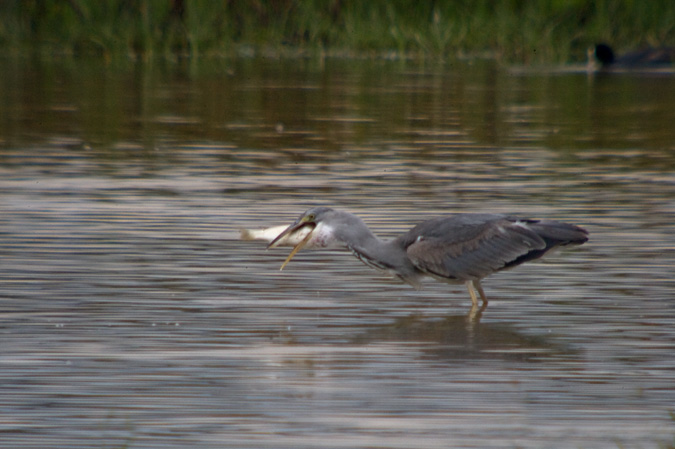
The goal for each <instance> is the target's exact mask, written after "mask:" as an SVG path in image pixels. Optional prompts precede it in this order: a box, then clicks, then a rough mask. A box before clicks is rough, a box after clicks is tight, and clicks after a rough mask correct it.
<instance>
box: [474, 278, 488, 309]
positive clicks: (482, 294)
mask: <svg viewBox="0 0 675 449" xmlns="http://www.w3.org/2000/svg"><path fill="white" fill-rule="evenodd" d="M472 282H473V286H474V287H476V290H478V294H479V295H480V299H482V300H483V304H484V305H486V306H487V303H488V299H487V296H485V291H484V290H483V286H482V285H480V280H479V279H476V280H474V281H472ZM471 299H472V300H473V297H472V298H471ZM476 302H478V301H476Z"/></svg>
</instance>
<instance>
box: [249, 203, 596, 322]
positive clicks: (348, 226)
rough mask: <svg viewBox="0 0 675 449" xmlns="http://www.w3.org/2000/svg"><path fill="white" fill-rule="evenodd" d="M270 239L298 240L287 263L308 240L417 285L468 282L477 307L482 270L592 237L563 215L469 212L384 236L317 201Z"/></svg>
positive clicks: (275, 242)
mask: <svg viewBox="0 0 675 449" xmlns="http://www.w3.org/2000/svg"><path fill="white" fill-rule="evenodd" d="M277 232H278V231H277ZM249 237H254V238H255V236H249ZM258 237H259V238H263V239H265V236H258ZM270 240H271V242H270V243H269V245H268V248H273V247H276V246H280V245H294V248H293V250H292V251H291V253H290V254H289V256H288V257H287V258H286V261H285V262H284V263H283V264H282V266H281V269H282V270H283V268H284V267H285V266H286V264H288V262H290V260H291V259H292V258H293V256H295V254H296V253H297V252H298V251H300V249H302V248H304V247H307V248H346V249H348V250H350V251H351V252H352V253H353V254H354V256H356V257H357V258H358V259H359V260H361V261H362V262H364V263H365V264H366V265H368V266H369V267H373V268H376V269H379V270H383V271H385V272H388V273H390V274H392V275H394V276H396V277H398V278H399V279H401V280H402V281H403V282H406V283H408V284H410V285H412V286H413V287H415V288H416V289H419V288H420V279H421V278H422V277H424V276H430V277H432V278H434V279H437V280H440V281H443V282H448V283H464V284H465V285H466V287H467V289H468V290H469V295H471V302H472V309H476V308H477V307H478V296H480V298H481V300H482V307H481V311H482V310H483V309H484V308H485V307H486V306H487V303H488V299H487V296H486V295H485V291H484V290H483V287H482V286H481V282H480V281H481V280H482V279H483V278H485V277H487V276H489V275H491V274H493V273H496V272H498V271H501V270H505V269H508V268H513V267H515V266H517V265H520V264H522V263H524V262H528V261H530V260H535V259H539V258H540V257H542V256H543V255H544V254H546V253H547V252H549V251H550V250H552V249H554V248H557V247H561V246H567V245H581V244H582V243H584V242H586V241H587V240H588V232H587V231H586V230H585V229H583V228H581V227H579V226H575V225H572V224H568V223H562V222H558V221H546V220H533V219H528V218H518V217H512V216H509V215H501V214H473V213H471V214H455V215H448V216H443V217H439V218H434V219H431V220H427V221H424V222H422V223H420V224H418V225H417V226H415V227H414V228H412V229H411V230H410V231H408V232H406V233H405V234H402V235H400V236H399V237H397V238H394V239H392V240H389V241H383V240H381V239H379V238H378V237H376V236H375V235H374V234H373V233H372V232H371V231H370V229H369V228H368V226H366V224H365V223H364V222H363V221H362V220H361V219H360V218H359V217H357V216H355V215H353V214H351V213H349V212H345V211H340V210H335V209H332V208H330V207H315V208H312V209H309V210H308V211H306V212H305V213H303V214H302V215H301V216H300V217H299V218H298V219H297V220H296V221H295V222H294V223H292V224H291V225H290V226H288V227H287V228H286V229H284V230H283V231H281V233H279V234H278V235H277V236H276V237H273V238H270ZM476 292H477V294H476Z"/></svg>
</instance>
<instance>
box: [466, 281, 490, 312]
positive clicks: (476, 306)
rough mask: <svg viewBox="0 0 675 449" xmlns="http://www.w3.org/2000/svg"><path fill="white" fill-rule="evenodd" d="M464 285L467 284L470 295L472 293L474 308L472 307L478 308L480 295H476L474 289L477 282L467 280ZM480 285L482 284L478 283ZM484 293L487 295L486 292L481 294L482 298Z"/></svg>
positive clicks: (472, 305)
mask: <svg viewBox="0 0 675 449" xmlns="http://www.w3.org/2000/svg"><path fill="white" fill-rule="evenodd" d="M464 285H466V289H467V290H469V295H471V308H472V309H474V308H478V297H477V296H476V291H475V290H474V289H473V287H474V286H475V285H476V284H475V283H474V281H466V282H465V283H464ZM478 285H479V286H480V284H478ZM481 290H483V289H482V288H481V289H480V290H479V292H480V291H481ZM484 295H485V294H484V293H483V294H481V298H482V297H483V296H484Z"/></svg>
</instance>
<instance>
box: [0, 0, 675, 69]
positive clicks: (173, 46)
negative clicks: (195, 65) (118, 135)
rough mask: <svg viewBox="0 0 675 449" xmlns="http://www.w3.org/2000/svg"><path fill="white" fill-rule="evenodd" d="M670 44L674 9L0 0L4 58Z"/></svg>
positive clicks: (464, 0) (573, 56)
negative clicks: (15, 55)
mask: <svg viewBox="0 0 675 449" xmlns="http://www.w3.org/2000/svg"><path fill="white" fill-rule="evenodd" d="M599 41H603V42H608V43H610V44H612V45H613V46H615V47H616V48H617V49H618V50H619V51H621V50H623V49H627V48H634V47H639V46H643V45H668V44H670V45H673V44H674V43H675V5H674V4H673V2H672V0H650V1H648V2H647V1H642V0H530V1H528V0H501V1H500V0H496V1H495V0H454V1H452V0H427V1H420V2H411V1H407V0H406V1H403V0H369V1H360V0H219V1H213V0H189V1H188V0H105V1H100V0H2V1H1V2H0V48H2V49H3V52H5V53H7V52H17V53H18V52H26V51H31V52H32V51H37V52H42V53H46V54H72V55H84V54H87V55H88V54H98V55H102V56H105V57H115V56H131V57H134V58H135V57H148V56H152V55H158V54H161V55H167V56H191V57H195V56H205V55H229V54H248V55H252V54H261V53H264V54H267V55H276V56H284V55H289V54H301V55H305V54H307V55H311V54H326V53H327V54H332V55H344V56H384V57H455V56H458V55H480V54H487V55H490V56H494V57H497V58H499V59H501V60H505V61H509V62H519V63H560V62H572V61H581V60H585V58H586V49H587V48H588V46H590V45H591V44H594V43H596V42H599Z"/></svg>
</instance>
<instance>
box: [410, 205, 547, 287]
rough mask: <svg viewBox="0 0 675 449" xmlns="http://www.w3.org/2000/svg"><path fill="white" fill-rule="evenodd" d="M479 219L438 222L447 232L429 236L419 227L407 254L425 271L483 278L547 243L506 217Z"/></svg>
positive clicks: (461, 277) (438, 274) (438, 227)
mask: <svg viewBox="0 0 675 449" xmlns="http://www.w3.org/2000/svg"><path fill="white" fill-rule="evenodd" d="M478 218H480V220H479V221H477V222H476V223H462V222H459V223H458V222H453V221H452V220H447V223H436V224H435V227H436V231H438V230H439V229H441V230H443V231H444V232H430V233H429V235H425V233H424V229H423V228H421V229H419V230H418V231H419V232H420V233H419V234H418V235H417V237H415V239H414V240H412V241H411V242H410V244H409V245H408V246H407V248H406V251H407V253H408V257H409V258H410V260H411V261H412V262H413V264H414V265H415V266H416V267H417V268H418V269H419V270H420V271H422V272H426V273H428V274H431V275H434V276H438V277H443V278H449V279H455V280H469V279H481V278H483V277H485V276H487V275H489V274H491V273H494V272H495V271H499V270H501V269H503V268H506V267H507V266H509V264H510V263H511V262H513V261H515V260H517V259H519V258H520V257H522V256H524V255H526V254H528V253H530V252H532V251H537V250H545V248H546V246H547V244H546V242H545V241H544V240H543V239H542V238H541V237H540V236H539V235H538V234H537V233H536V232H534V231H532V230H531V229H529V228H528V227H527V226H523V225H522V224H520V223H518V222H515V221H513V220H511V219H509V218H507V217H500V216H488V217H487V221H486V218H485V217H478ZM433 226H434V224H431V226H430V227H433ZM443 228H445V229H443ZM411 232H412V231H411Z"/></svg>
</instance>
